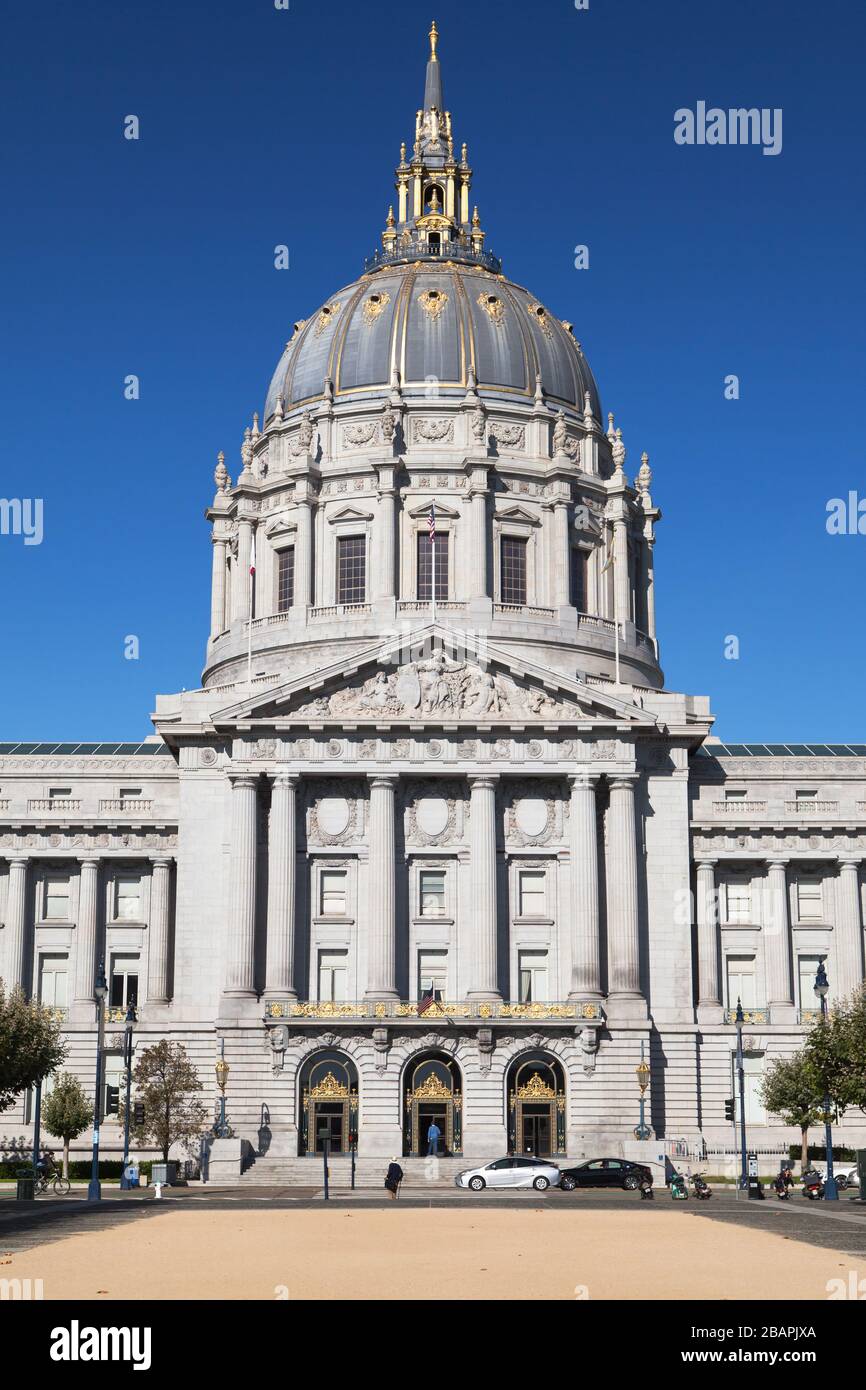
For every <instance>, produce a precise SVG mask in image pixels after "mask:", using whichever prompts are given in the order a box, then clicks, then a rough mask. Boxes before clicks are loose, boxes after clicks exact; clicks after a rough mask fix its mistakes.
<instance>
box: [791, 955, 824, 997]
mask: <svg viewBox="0 0 866 1390" xmlns="http://www.w3.org/2000/svg"><path fill="white" fill-rule="evenodd" d="M822 960H823V956H799V957H798V959H797V969H798V973H799V977H800V1008H801V1009H820V1007H821V1000H820V998H819V996H818V995H817V994H816V993H815V976H816V975H817V974H818V966H819V965H820V963H821V961H822Z"/></svg>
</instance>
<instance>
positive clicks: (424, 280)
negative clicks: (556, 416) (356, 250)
mask: <svg viewBox="0 0 866 1390" xmlns="http://www.w3.org/2000/svg"><path fill="white" fill-rule="evenodd" d="M430 259H431V260H433V261H435V259H436V258H435V257H431V258H430ZM472 366H474V368H475V373H476V376H477V381H478V391H479V394H480V395H482V396H485V397H488V398H490V397H497V398H500V399H502V400H506V401H507V400H514V398H515V397H523V398H524V399H526V400H530V401H531V400H532V399H533V398H534V397H535V394H536V379H537V377H539V376H540V378H541V382H542V385H543V387H544V391H545V395H546V397H547V398H548V400H549V401H550V403H551V404H554V405H555V404H559V405H561V406H563V407H565V408H568V407H571V408H572V409H574V410H577V411H578V412H579V413H580V414H582V413H583V407H584V396H585V393H586V392H587V391H588V392H589V398H590V402H591V404H592V411H593V415H594V416H595V419H596V420H600V419H601V418H602V415H601V404H600V402H599V397H598V390H597V388H596V384H595V380H594V378H593V375H592V372H591V371H590V368H589V363H588V362H587V360H586V358H585V357H584V355H583V351H582V349H581V347H580V344H579V343H578V342H577V340H576V339H575V337H574V335H573V333H572V331H571V327H570V325H568V324H565V323H563V321H562V320H561V319H558V318H557V317H556V315H555V314H553V313H552V312H551V311H550V310H549V309H547V308H546V306H545V305H543V304H541V303H540V302H539V301H538V300H537V299H536V298H535V297H534V296H533V295H532V294H530V292H529V291H528V290H526V289H523V288H522V287H521V286H519V285H515V284H513V283H512V282H511V281H510V280H507V279H505V277H504V276H502V275H495V274H492V273H490V272H489V271H487V270H484V269H481V268H479V267H477V266H473V265H471V264H461V263H459V262H458V261H442V262H440V263H438V264H436V263H434V264H431V263H429V262H428V261H426V260H415V261H412V262H410V263H398V264H395V265H393V266H392V267H388V266H385V267H384V268H382V269H380V270H377V271H376V272H375V273H373V274H367V275H364V276H362V277H361V279H359V280H356V281H355V282H354V283H353V284H350V285H347V286H346V287H345V288H344V289H341V290H338V291H337V292H336V293H335V294H333V295H332V296H331V297H330V298H329V299H328V300H327V301H326V303H325V304H323V305H322V306H321V308H320V309H319V310H318V311H317V312H316V313H315V314H314V315H313V316H312V318H309V319H306V320H305V321H303V322H302V323H299V324H297V325H296V327H295V334H294V336H293V338H292V339H291V341H290V342H289V343H288V344H287V345H286V350H285V352H284V353H283V356H282V358H281V359H280V362H279V365H278V367H277V370H276V372H275V373H274V376H273V380H272V381H271V385H270V390H269V391H268V397H267V401H266V404H265V419H266V420H267V419H269V418H270V417H271V415H272V414H273V413H274V411H275V410H276V408H277V402H278V400H280V399H281V400H282V409H283V412H284V413H285V414H289V412H290V411H292V410H293V409H295V408H297V407H298V406H301V405H304V404H306V403H309V402H312V401H315V400H317V399H320V398H321V396H322V395H323V393H324V391H325V386H326V382H327V381H328V379H330V381H331V382H332V383H333V388H334V395H335V397H336V398H342V399H343V400H345V399H347V398H355V399H358V400H363V399H365V398H366V399H369V398H373V399H375V398H376V397H385V396H386V395H387V394H388V391H389V389H390V386H391V383H392V379H393V373H394V370H395V369H396V370H397V371H399V373H400V381H401V386H402V389H403V392H404V394H405V395H407V396H411V395H413V394H417V395H422V396H423V395H425V394H428V395H429V394H430V391H431V385H432V384H434V383H435V385H436V390H437V393H438V394H439V395H442V396H448V395H455V396H461V395H463V394H464V393H465V391H466V388H467V386H468V384H469V371H470V367H472Z"/></svg>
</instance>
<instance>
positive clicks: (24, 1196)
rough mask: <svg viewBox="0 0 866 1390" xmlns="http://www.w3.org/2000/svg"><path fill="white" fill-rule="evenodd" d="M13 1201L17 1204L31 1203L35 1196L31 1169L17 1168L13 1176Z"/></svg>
mask: <svg viewBox="0 0 866 1390" xmlns="http://www.w3.org/2000/svg"><path fill="white" fill-rule="evenodd" d="M15 1178H16V1188H15V1199H16V1201H18V1202H32V1201H33V1199H34V1196H35V1192H34V1184H33V1169H32V1168H19V1169H18V1170H17V1172H16V1174H15Z"/></svg>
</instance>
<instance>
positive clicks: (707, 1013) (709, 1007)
mask: <svg viewBox="0 0 866 1390" xmlns="http://www.w3.org/2000/svg"><path fill="white" fill-rule="evenodd" d="M724 1019H725V1011H724V1009H723V1008H722V1006H721V1004H715V1003H712V1004H698V1023H723V1022H724Z"/></svg>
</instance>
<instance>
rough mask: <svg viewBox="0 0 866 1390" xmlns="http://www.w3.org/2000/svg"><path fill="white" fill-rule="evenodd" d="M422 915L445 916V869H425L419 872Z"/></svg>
mask: <svg viewBox="0 0 866 1390" xmlns="http://www.w3.org/2000/svg"><path fill="white" fill-rule="evenodd" d="M419 889H420V891H419V898H420V900H421V916H422V917H444V916H445V870H444V869H423V870H422V871H421V873H420V874H419Z"/></svg>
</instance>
